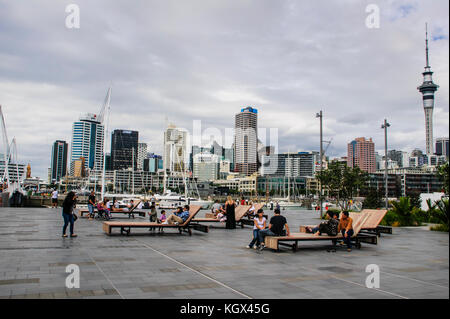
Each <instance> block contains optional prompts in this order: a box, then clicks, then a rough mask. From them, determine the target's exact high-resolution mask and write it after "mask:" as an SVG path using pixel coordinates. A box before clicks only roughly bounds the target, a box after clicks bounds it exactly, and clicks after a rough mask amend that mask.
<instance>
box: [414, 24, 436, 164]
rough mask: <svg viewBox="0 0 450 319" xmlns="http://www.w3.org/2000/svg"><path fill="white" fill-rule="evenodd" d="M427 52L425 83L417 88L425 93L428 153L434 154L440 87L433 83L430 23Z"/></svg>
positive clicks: (426, 39)
mask: <svg viewBox="0 0 450 319" xmlns="http://www.w3.org/2000/svg"><path fill="white" fill-rule="evenodd" d="M425 47H426V49H425V53H426V66H425V71H424V72H423V73H422V74H423V83H422V85H421V86H419V87H418V88H417V89H418V90H419V91H420V93H422V95H423V109H424V111H425V134H426V153H427V155H432V154H433V153H434V152H433V108H434V92H436V91H437V89H438V88H439V86H438V85H436V84H434V83H433V78H432V76H433V72H432V71H431V67H430V61H429V57H428V25H427V24H425Z"/></svg>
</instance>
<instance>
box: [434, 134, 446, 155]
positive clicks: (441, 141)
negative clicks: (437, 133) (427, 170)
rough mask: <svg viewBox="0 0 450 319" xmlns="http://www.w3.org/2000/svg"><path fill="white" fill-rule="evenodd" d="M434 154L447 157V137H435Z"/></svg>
mask: <svg viewBox="0 0 450 319" xmlns="http://www.w3.org/2000/svg"><path fill="white" fill-rule="evenodd" d="M436 155H443V156H445V157H447V159H448V158H449V154H448V137H440V138H437V139H436Z"/></svg>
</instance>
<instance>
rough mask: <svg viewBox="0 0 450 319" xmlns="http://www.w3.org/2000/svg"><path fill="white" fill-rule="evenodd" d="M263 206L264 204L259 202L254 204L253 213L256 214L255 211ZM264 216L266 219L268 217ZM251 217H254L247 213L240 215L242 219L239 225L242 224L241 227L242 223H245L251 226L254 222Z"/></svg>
mask: <svg viewBox="0 0 450 319" xmlns="http://www.w3.org/2000/svg"><path fill="white" fill-rule="evenodd" d="M263 207H264V204H261V203H259V204H255V214H256V212H257V211H258V210H260V209H261V208H263ZM264 217H265V218H266V219H268V218H269V217H268V216H267V215H264ZM253 219H254V216H252V215H249V214H247V215H245V214H244V216H242V219H241V225H242V227H243V226H244V225H247V226H253V225H254V224H255V222H254V220H253Z"/></svg>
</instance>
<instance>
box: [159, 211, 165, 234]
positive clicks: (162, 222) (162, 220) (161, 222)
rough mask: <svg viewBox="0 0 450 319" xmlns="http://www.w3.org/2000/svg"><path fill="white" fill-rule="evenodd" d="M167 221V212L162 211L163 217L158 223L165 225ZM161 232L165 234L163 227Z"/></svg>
mask: <svg viewBox="0 0 450 319" xmlns="http://www.w3.org/2000/svg"><path fill="white" fill-rule="evenodd" d="M166 220H167V217H166V211H165V210H162V211H161V217H159V218H158V223H160V224H164V223H165V222H166ZM159 232H160V233H163V232H164V229H163V227H160V228H159Z"/></svg>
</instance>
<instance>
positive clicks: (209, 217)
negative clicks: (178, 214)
mask: <svg viewBox="0 0 450 319" xmlns="http://www.w3.org/2000/svg"><path fill="white" fill-rule="evenodd" d="M250 208H251V206H250V205H239V206H237V207H236V209H235V211H234V215H235V219H236V223H239V222H240V221H241V219H242V218H243V217H244V216H245V214H247V213H248V211H249V209H250ZM192 222H193V223H195V224H199V223H220V220H219V219H217V218H216V217H214V214H212V213H206V214H205V217H203V218H195V219H193V220H192ZM223 223H225V222H223ZM241 227H244V225H243V224H242V223H241Z"/></svg>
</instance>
